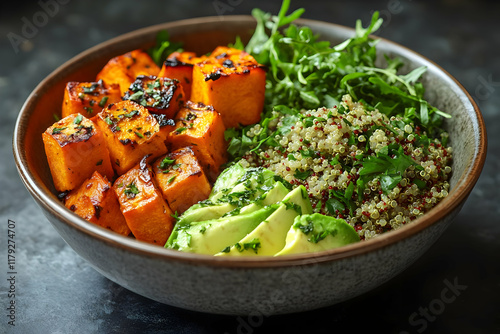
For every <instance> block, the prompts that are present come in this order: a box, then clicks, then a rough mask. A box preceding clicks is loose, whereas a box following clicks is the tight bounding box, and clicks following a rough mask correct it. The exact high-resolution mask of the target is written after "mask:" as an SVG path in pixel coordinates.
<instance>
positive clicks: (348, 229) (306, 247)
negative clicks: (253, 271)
mask: <svg viewBox="0 0 500 334" xmlns="http://www.w3.org/2000/svg"><path fill="white" fill-rule="evenodd" d="M359 240H360V239H359V235H358V233H357V232H356V231H355V230H354V228H353V227H352V226H351V225H349V224H348V223H347V222H346V221H345V220H343V219H337V218H334V217H329V216H325V215H322V214H319V213H314V214H311V215H302V216H298V217H296V218H295V220H294V223H293V225H292V227H291V228H290V230H289V231H288V234H287V236H286V245H285V247H284V248H283V249H282V250H281V251H279V252H278V253H277V254H276V256H280V255H287V254H297V253H311V252H319V251H322V250H326V249H332V248H337V247H341V246H344V245H348V244H350V243H354V242H358V241H359Z"/></svg>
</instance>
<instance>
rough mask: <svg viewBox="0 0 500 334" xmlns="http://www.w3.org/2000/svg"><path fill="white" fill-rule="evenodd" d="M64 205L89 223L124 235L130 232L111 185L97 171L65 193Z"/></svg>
mask: <svg viewBox="0 0 500 334" xmlns="http://www.w3.org/2000/svg"><path fill="white" fill-rule="evenodd" d="M64 205H66V207H67V208H68V209H70V210H71V211H73V212H74V213H76V214H77V215H79V216H80V217H82V218H83V219H85V220H88V221H89V222H91V223H94V224H96V225H99V226H102V227H104V228H107V229H110V230H112V231H114V232H116V233H119V234H123V235H126V236H127V235H129V234H130V229H129V227H128V225H127V222H126V221H125V217H123V214H122V212H121V211H120V204H119V203H118V199H117V198H116V194H115V192H114V191H113V189H112V185H111V183H110V182H109V181H108V179H107V178H106V177H104V176H102V175H101V174H99V172H94V173H93V174H92V177H90V178H89V179H87V180H85V181H84V182H83V184H82V185H81V186H80V187H79V188H77V189H74V190H73V191H71V192H70V193H69V194H68V195H66V198H65V200H64Z"/></svg>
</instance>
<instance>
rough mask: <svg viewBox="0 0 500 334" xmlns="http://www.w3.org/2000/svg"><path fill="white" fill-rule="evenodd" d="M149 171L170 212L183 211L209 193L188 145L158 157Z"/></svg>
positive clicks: (206, 196)
mask: <svg viewBox="0 0 500 334" xmlns="http://www.w3.org/2000/svg"><path fill="white" fill-rule="evenodd" d="M153 171H154V174H155V179H156V183H157V184H158V187H159V188H160V190H161V192H162V194H163V198H165V200H166V201H167V203H168V205H169V206H170V209H172V211H174V212H177V213H179V214H180V213H183V212H184V211H186V209H188V208H189V207H190V206H192V205H193V204H195V203H198V202H199V201H202V200H205V199H207V198H208V195H210V191H211V187H210V183H209V182H208V179H207V177H206V176H205V173H204V172H203V168H202V167H201V165H200V164H199V162H198V159H197V158H196V156H195V154H194V152H193V150H192V149H191V148H190V147H185V148H181V149H179V150H176V151H175V152H172V153H169V154H167V155H165V156H162V157H160V158H158V159H157V160H156V161H155V162H154V163H153Z"/></svg>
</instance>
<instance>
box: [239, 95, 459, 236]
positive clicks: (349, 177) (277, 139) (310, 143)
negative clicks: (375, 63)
mask: <svg viewBox="0 0 500 334" xmlns="http://www.w3.org/2000/svg"><path fill="white" fill-rule="evenodd" d="M280 128H281V129H283V130H281V131H279V134H277V135H274V137H273V138H270V140H271V143H272V144H269V140H268V141H267V142H266V144H263V145H261V146H259V147H258V148H255V149H253V150H251V151H249V152H247V153H246V154H245V155H243V157H242V159H241V161H240V163H241V164H242V165H243V166H244V167H250V166H253V167H255V166H263V167H265V168H268V169H270V170H272V171H274V172H275V173H276V174H277V175H279V176H281V177H282V178H283V179H284V180H286V181H288V182H289V183H291V184H292V185H293V186H298V185H304V186H305V187H306V189H307V190H308V192H309V197H310V200H311V203H312V206H313V210H314V212H319V213H322V214H326V215H330V216H334V217H336V218H341V219H345V220H346V221H347V222H348V223H349V224H350V225H351V226H353V227H354V229H355V230H356V231H357V232H358V234H359V236H360V238H361V239H370V238H373V237H375V236H377V235H379V234H381V233H384V232H386V231H389V230H392V229H397V228H399V227H401V226H403V225H405V224H407V223H409V222H411V221H412V220H414V219H416V218H418V217H419V216H421V215H423V214H424V213H425V212H427V211H428V210H430V209H431V208H432V207H434V206H435V205H436V204H437V203H438V202H439V201H441V200H442V199H443V198H444V197H446V196H447V195H448V190H449V187H450V186H449V183H448V179H449V177H450V173H451V160H452V148H451V147H446V145H445V144H446V143H447V138H448V137H447V133H446V132H443V133H442V134H441V138H439V139H438V138H434V139H433V138H430V137H428V136H427V134H426V133H424V132H422V131H421V129H420V128H419V127H418V126H414V124H413V123H411V122H408V121H406V122H405V120H404V119H403V118H402V117H396V116H392V117H390V118H389V117H387V116H386V115H385V114H382V113H381V112H379V111H378V110H376V109H375V110H367V109H366V108H365V106H364V105H363V104H362V103H360V102H353V101H352V98H351V96H349V95H345V96H343V98H342V102H341V103H340V104H339V106H338V107H337V106H335V107H333V108H319V109H317V110H308V111H305V110H303V111H301V112H300V114H299V115H294V116H292V115H290V114H287V113H279V112H276V111H274V112H273V119H272V120H271V121H270V122H269V123H268V126H267V128H264V127H262V126H261V125H260V124H257V125H255V126H253V127H251V128H250V129H249V130H248V132H247V133H246V135H247V136H248V137H250V138H252V137H254V136H257V135H261V134H262V131H267V133H270V134H272V133H278V132H275V130H276V129H280ZM399 162H400V163H399ZM397 163H399V165H398V164H397ZM382 169H384V170H382ZM363 170H364V171H363Z"/></svg>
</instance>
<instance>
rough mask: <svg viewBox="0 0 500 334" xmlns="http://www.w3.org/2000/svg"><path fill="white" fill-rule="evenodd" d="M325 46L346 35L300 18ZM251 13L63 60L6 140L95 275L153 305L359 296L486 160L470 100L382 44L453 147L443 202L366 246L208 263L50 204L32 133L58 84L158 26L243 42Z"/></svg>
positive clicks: (203, 307) (453, 206) (413, 253)
mask: <svg viewBox="0 0 500 334" xmlns="http://www.w3.org/2000/svg"><path fill="white" fill-rule="evenodd" d="M300 24H304V25H308V26H310V27H311V28H312V29H313V30H314V32H316V33H319V34H320V35H321V36H322V38H323V39H327V40H330V41H332V42H334V43H337V42H340V41H343V40H345V39H347V38H349V37H351V36H353V34H354V30H353V29H350V28H346V27H342V26H338V25H335V24H330V23H324V22H318V21H312V20H300ZM254 27H255V21H254V20H253V19H252V18H251V17H249V16H227V17H224V18H222V19H221V18H220V17H209V18H197V19H191V20H183V21H178V22H171V23H166V24H161V25H156V26H152V27H149V28H145V29H141V30H137V31H134V32H131V33H128V34H126V35H122V36H120V37H117V38H114V39H112V40H110V41H108V42H105V43H102V44H100V45H97V46H95V47H93V48H91V49H89V50H87V51H85V52H83V53H81V54H79V55H78V56H76V57H74V58H73V59H71V60H69V61H68V62H67V63H65V64H63V65H62V66H61V67H59V68H58V69H57V70H55V71H54V72H53V73H52V74H50V75H49V76H48V77H47V78H46V79H45V80H43V81H42V82H41V83H40V84H39V85H38V86H37V87H36V88H35V90H34V91H33V92H32V93H31V95H30V96H29V98H28V99H27V101H26V103H25V104H24V106H23V107H22V110H21V112H20V114H19V118H18V120H17V123H16V128H15V132H14V141H13V146H14V147H13V149H14V156H15V160H16V163H17V168H18V171H19V174H20V176H21V179H22V181H23V182H24V184H25V186H26V188H27V189H28V190H29V192H30V193H31V195H32V196H33V198H34V199H35V201H36V202H37V204H38V205H39V206H40V208H41V209H42V211H43V213H44V214H45V216H46V217H47V219H48V220H49V221H50V222H51V223H52V225H53V227H54V228H55V229H56V230H57V231H58V232H59V234H60V235H61V237H62V238H63V239H64V240H65V241H66V242H67V243H68V244H69V245H70V246H71V247H72V248H73V249H74V250H75V252H77V253H78V254H79V255H80V256H82V257H83V258H84V259H86V260H87V261H88V262H89V263H90V264H91V265H92V266H93V267H94V268H95V269H96V270H97V271H98V272H100V273H101V274H102V275H104V276H106V277H107V278H109V279H110V280H112V281H114V282H116V283H117V284H119V285H121V286H123V287H125V288H127V289H129V290H131V291H134V292H136V293H138V294H140V295H143V296H145V297H148V298H151V299H153V300H156V301H159V302H161V303H165V304H169V305H173V306H177V307H180V308H184V309H189V310H196V311H202V312H209V313H219V314H240V315H245V314H246V315H249V314H264V315H271V314H284V313H292V312H300V311H306V310H312V309H315V308H320V307H324V306H328V305H332V304H335V303H338V302H341V301H345V300H347V299H350V298H353V297H355V296H358V295H361V294H363V293H365V292H367V291H369V290H371V289H374V288H375V287H377V286H379V285H381V284H382V283H384V282H386V281H388V280H390V279H391V278H393V277H394V276H395V275H397V274H398V273H400V272H401V271H403V270H404V269H405V268H407V267H408V266H410V265H411V264H412V263H413V262H414V261H415V260H416V259H418V258H419V257H420V256H421V255H422V254H423V253H424V252H425V251H426V250H427V249H428V248H429V247H430V246H431V245H432V244H433V243H434V242H435V241H436V240H437V239H438V238H439V236H440V235H441V234H442V233H443V232H444V231H445V229H446V228H447V227H448V226H449V224H450V223H451V221H452V219H453V218H454V217H455V216H456V214H457V213H458V212H459V210H460V209H461V207H462V206H463V204H464V202H465V200H466V199H467V196H468V195H469V193H470V192H471V190H472V188H473V187H474V184H475V183H476V181H477V179H478V177H479V174H480V172H481V169H482V167H483V164H484V160H485V156H486V132H485V125H484V122H483V118H482V116H481V113H480V111H479V109H478V107H477V105H476V104H475V103H474V101H473V99H472V98H471V96H470V95H469V94H468V93H467V92H466V91H465V89H464V88H463V87H462V86H461V85H460V83H458V82H457V80H455V79H454V78H453V77H452V76H450V75H449V74H448V73H446V72H445V71H444V70H443V69H442V68H440V67H439V66H438V65H436V64H434V63H433V62H432V61H430V60H428V59H426V58H424V57H422V56H420V55H418V54H416V53H415V52H413V51H411V50H409V49H407V48H405V47H402V46H400V45H398V44H395V43H393V42H390V41H387V40H381V41H380V43H379V44H378V49H379V52H380V53H385V54H389V55H398V56H400V57H402V58H403V59H404V60H405V61H406V63H407V64H408V65H407V66H408V69H411V68H414V67H418V66H422V65H425V66H427V67H428V72H427V74H425V78H424V80H425V85H426V86H427V94H428V99H429V100H430V101H431V102H432V103H433V104H435V105H436V106H437V107H438V108H440V109H441V110H444V111H446V112H448V113H450V114H451V115H452V116H453V117H452V118H451V119H449V120H447V121H446V124H445V126H446V129H447V130H448V131H449V134H450V144H451V145H452V147H453V152H454V153H453V154H454V160H453V166H452V167H453V176H452V177H451V181H450V184H451V188H450V191H449V195H448V197H446V198H445V199H444V200H443V201H442V202H440V203H439V204H438V205H437V206H436V207H435V208H433V209H432V210H430V211H429V212H428V213H426V214H425V215H423V216H422V217H421V218H419V219H417V220H416V221H414V222H413V223H411V224H408V225H406V226H404V227H402V228H400V229H398V230H396V231H391V232H389V233H386V234H384V235H381V236H379V237H377V238H375V239H371V240H368V241H365V242H360V243H356V244H352V245H349V246H346V247H342V248H338V249H333V250H329V251H323V252H319V253H315V254H300V255H293V256H286V257H285V256H284V257H277V258H272V257H252V258H250V257H247V258H245V257H243V258H240V257H238V258H234V259H233V258H227V257H212V256H204V255H197V254H190V253H182V252H177V251H173V250H167V249H164V248H162V247H158V246H153V245H149V244H146V243H143V242H139V241H136V240H134V239H133V238H127V237H123V236H120V235H118V234H115V233H113V232H111V231H109V230H106V229H103V228H100V227H98V226H96V225H93V224H91V223H88V222H87V221H85V220H83V219H81V218H79V217H78V216H76V215H75V214H74V213H72V212H71V211H69V210H67V209H66V208H65V207H64V206H63V205H62V204H61V202H60V201H59V200H58V199H57V196H56V194H55V190H54V187H53V184H52V179H51V175H50V171H49V167H48V164H47V159H46V157H45V154H44V149H43V144H42V137H41V134H42V132H43V131H44V130H45V129H46V128H47V127H48V126H49V125H51V124H52V123H53V121H54V119H53V113H54V111H57V110H59V109H60V107H61V103H62V98H63V90H64V87H65V84H66V82H68V81H72V80H73V81H92V80H94V78H95V75H96V74H97V72H98V71H99V70H100V69H101V68H102V66H103V65H104V64H105V63H106V62H107V61H108V60H109V59H110V58H112V57H114V56H117V55H119V54H123V53H125V52H127V51H130V50H133V49H136V48H147V47H149V46H151V45H153V44H154V40H155V36H156V34H157V32H158V31H160V30H164V29H166V30H168V31H169V33H170V35H171V37H172V38H173V39H175V40H179V41H183V42H184V45H185V48H186V49H187V50H193V51H196V52H199V53H206V52H209V51H211V50H212V49H213V48H214V47H215V46H217V45H226V44H227V43H230V42H234V40H235V36H236V35H239V36H241V37H242V38H243V40H245V39H248V38H249V36H250V35H251V33H252V30H253V28H254Z"/></svg>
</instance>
